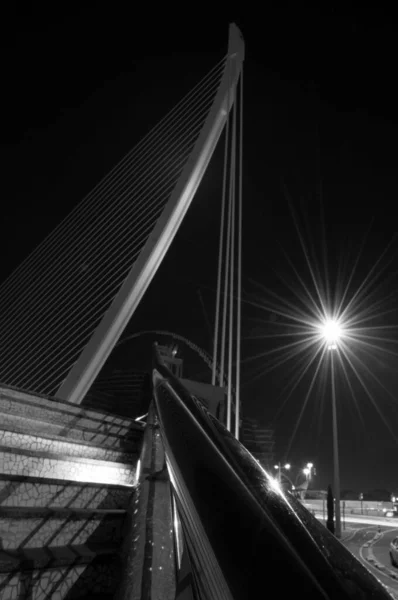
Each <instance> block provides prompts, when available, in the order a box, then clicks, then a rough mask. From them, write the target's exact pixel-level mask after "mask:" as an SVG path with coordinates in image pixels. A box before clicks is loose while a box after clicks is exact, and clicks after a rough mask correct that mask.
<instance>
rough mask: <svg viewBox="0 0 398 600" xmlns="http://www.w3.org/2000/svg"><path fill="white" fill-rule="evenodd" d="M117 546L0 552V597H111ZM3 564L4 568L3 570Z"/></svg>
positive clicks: (116, 579) (118, 569)
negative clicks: (4, 559) (5, 556)
mask: <svg viewBox="0 0 398 600" xmlns="http://www.w3.org/2000/svg"><path fill="white" fill-rule="evenodd" d="M117 550H118V548H117V547H116V546H108V547H107V548H90V549H87V548H86V547H84V546H83V547H79V546H73V547H72V548H48V549H47V550H46V551H45V552H44V551H43V550H42V549H41V548H37V549H32V550H30V551H28V552H21V553H18V554H17V553H14V555H11V554H9V553H8V556H7V560H8V562H7V561H3V559H2V554H3V553H1V551H0V598H1V600H6V599H14V598H21V599H22V598H35V599H36V600H39V599H40V600H50V599H51V600H55V599H57V600H63V599H66V600H68V599H70V600H72V599H73V600H77V599H80V598H85V599H86V598H87V599H88V598H89V599H90V600H100V599H101V600H105V599H108V598H109V600H111V599H112V598H113V597H114V594H115V590H116V589H117V586H118V584H119V583H120V580H121V576H122V562H121V560H120V557H119V556H118V555H117ZM5 567H7V568H6V569H5Z"/></svg>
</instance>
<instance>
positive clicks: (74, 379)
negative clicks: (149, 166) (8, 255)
mask: <svg viewBox="0 0 398 600" xmlns="http://www.w3.org/2000/svg"><path fill="white" fill-rule="evenodd" d="M243 60H244V41H243V37H242V35H241V33H240V31H239V29H238V28H237V27H236V25H234V24H231V25H230V28H229V44H228V52H227V57H226V60H225V64H224V70H223V74H222V77H221V80H220V84H219V87H218V91H217V93H216V95H215V97H214V100H213V102H212V105H211V107H210V110H209V112H208V114H207V117H206V119H205V121H204V124H203V127H202V129H201V131H200V134H199V136H198V138H197V140H196V143H195V145H194V147H193V149H192V151H191V153H190V156H189V159H188V160H187V162H186V163H185V166H184V168H183V170H182V173H181V175H180V177H179V179H178V181H177V183H176V185H175V186H174V189H173V190H172V192H171V195H170V197H169V200H168V201H167V203H166V205H165V207H164V209H163V211H162V213H161V215H160V217H159V218H158V220H157V222H156V225H155V227H154V229H153V230H152V232H151V233H150V235H149V237H148V239H147V241H146V243H145V245H144V246H143V248H142V250H141V252H140V254H139V256H138V257H137V258H136V260H135V262H134V263H133V266H132V267H131V269H130V271H129V273H128V274H127V276H126V278H125V280H124V283H123V284H122V286H121V287H120V289H119V292H118V293H117V295H116V296H115V298H114V299H113V301H112V303H111V305H110V306H109V308H108V310H107V311H106V313H105V315H104V316H103V318H102V320H101V322H100V323H99V325H98V326H97V328H96V329H95V331H94V333H93V334H92V336H91V338H90V339H89V341H88V343H87V344H86V345H85V347H84V349H83V351H82V353H81V354H80V356H79V358H78V359H77V361H76V362H75V364H74V365H73V367H72V368H71V370H70V371H69V373H68V375H67V376H66V378H65V379H64V381H63V383H62V384H61V386H60V387H59V389H58V392H57V393H56V397H57V398H60V399H61V400H65V401H68V402H73V403H76V404H79V403H81V402H82V400H83V398H84V397H85V395H86V393H87V391H88V390H89V388H90V386H91V385H92V383H93V381H94V379H95V378H96V376H97V374H98V373H99V371H100V369H101V368H102V366H103V364H104V363H105V361H106V359H107V358H108V356H109V354H110V353H111V352H112V350H113V348H114V346H115V345H116V343H117V342H118V340H119V338H120V336H121V335H122V333H123V331H124V329H125V327H126V325H127V324H128V322H129V321H130V319H131V317H132V315H133V314H134V312H135V310H136V308H137V306H138V305H139V303H140V301H141V299H142V297H143V295H144V293H145V291H146V290H147V288H148V286H149V284H150V283H151V281H152V279H153V277H154V275H155V273H156V271H157V269H158V268H159V266H160V264H161V262H162V260H163V258H164V256H165V254H166V252H167V251H168V249H169V247H170V245H171V243H172V241H173V239H174V237H175V235H176V233H177V231H178V228H179V227H180V225H181V222H182V220H183V218H184V216H185V214H186V212H187V210H188V208H189V206H190V204H191V202H192V200H193V198H194V195H195V193H196V190H197V189H198V186H199V184H200V182H201V180H202V177H203V175H204V173H205V171H206V169H207V166H208V164H209V161H210V159H211V157H212V155H213V152H214V150H215V148H216V145H217V142H218V140H219V138H220V136H221V133H222V131H223V128H224V126H225V124H226V122H227V119H228V115H229V112H230V110H231V107H232V106H233V103H234V101H235V96H236V95H235V90H236V87H237V84H238V81H239V76H240V74H241V71H242V66H243Z"/></svg>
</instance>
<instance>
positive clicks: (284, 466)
mask: <svg viewBox="0 0 398 600" xmlns="http://www.w3.org/2000/svg"><path fill="white" fill-rule="evenodd" d="M274 469H276V470H277V471H278V481H279V484H281V483H282V469H286V471H289V469H290V464H289V463H286V464H285V465H281V463H280V462H279V463H278V464H277V465H275V466H274Z"/></svg>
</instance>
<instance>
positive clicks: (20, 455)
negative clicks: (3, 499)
mask: <svg viewBox="0 0 398 600" xmlns="http://www.w3.org/2000/svg"><path fill="white" fill-rule="evenodd" d="M0 451H1V460H2V465H1V471H2V474H3V475H6V476H10V475H19V476H22V477H23V476H29V477H41V478H44V477H48V478H51V479H61V480H65V481H70V482H71V481H74V482H78V481H80V482H86V483H97V484H105V485H106V484H119V485H125V486H127V487H134V485H135V466H134V465H133V464H124V463H120V462H111V461H102V460H95V459H90V458H79V457H77V456H73V457H69V456H64V455H56V454H53V453H51V452H35V451H28V450H23V451H21V450H16V449H14V448H11V449H8V448H0ZM134 462H135V461H134Z"/></svg>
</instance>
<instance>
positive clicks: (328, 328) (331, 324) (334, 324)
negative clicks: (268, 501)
mask: <svg viewBox="0 0 398 600" xmlns="http://www.w3.org/2000/svg"><path fill="white" fill-rule="evenodd" d="M321 333H322V336H323V339H324V341H325V344H326V346H327V349H328V350H329V351H330V365H331V376H332V422H333V471H334V477H333V478H334V497H335V515H336V526H335V535H336V537H337V538H340V537H341V513H340V468H339V446H338V430H337V408H336V388H335V380H334V353H335V351H336V350H337V348H338V343H339V341H340V340H341V337H342V335H343V330H342V327H341V325H340V324H339V322H338V320H336V319H326V321H325V322H324V323H323V325H322V327H321Z"/></svg>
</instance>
